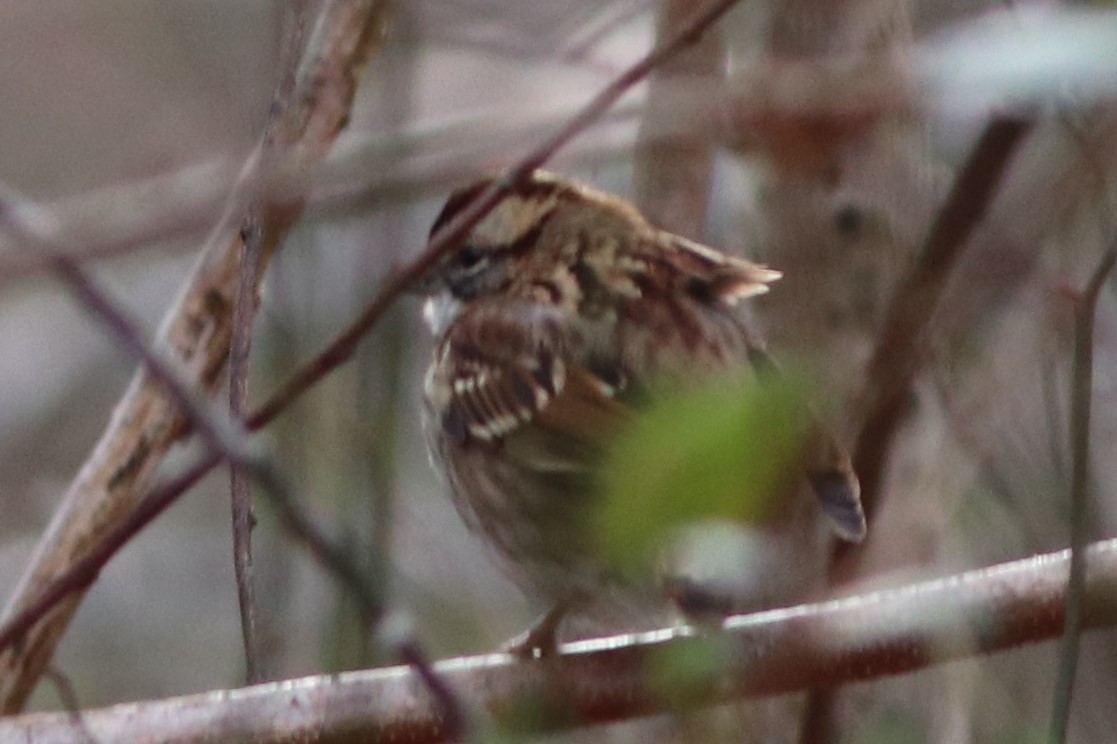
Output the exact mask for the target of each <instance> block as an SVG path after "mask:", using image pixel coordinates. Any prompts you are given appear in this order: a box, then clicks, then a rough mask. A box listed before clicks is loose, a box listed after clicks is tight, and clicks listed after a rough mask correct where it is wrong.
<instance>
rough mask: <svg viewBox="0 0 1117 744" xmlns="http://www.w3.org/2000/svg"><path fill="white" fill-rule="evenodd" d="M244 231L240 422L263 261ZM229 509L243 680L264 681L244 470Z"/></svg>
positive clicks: (236, 367)
mask: <svg viewBox="0 0 1117 744" xmlns="http://www.w3.org/2000/svg"><path fill="white" fill-rule="evenodd" d="M249 222H250V224H249V225H246V227H245V228H244V229H242V230H241V246H242V247H241V256H240V275H239V277H238V280H237V291H236V295H235V296H234V300H233V335H232V339H231V340H230V343H229V414H230V415H231V416H232V417H233V419H235V420H240V419H241V418H242V417H243V416H244V413H245V410H246V408H247V406H248V371H249V354H250V352H251V349H252V321H253V319H254V318H255V316H256V307H257V300H256V284H257V282H256V277H257V271H258V269H257V266H258V264H259V260H260V233H259V227H258V226H257V225H256V224H255V221H254V220H251V218H250V220H249ZM229 489H230V506H231V509H232V525H233V572H234V574H235V576H236V584H237V602H238V604H239V606H240V629H241V638H242V640H243V642H244V667H245V672H244V676H245V680H246V681H247V682H248V683H249V684H252V683H254V682H260V681H262V680H263V674H262V670H261V667H260V639H259V637H258V635H257V629H256V584H255V577H254V575H253V567H252V529H253V527H255V525H256V516H255V515H254V514H253V510H252V481H251V479H250V478H249V477H248V473H246V472H245V469H244V468H243V467H242V466H241V465H240V464H239V463H236V462H230V463H229Z"/></svg>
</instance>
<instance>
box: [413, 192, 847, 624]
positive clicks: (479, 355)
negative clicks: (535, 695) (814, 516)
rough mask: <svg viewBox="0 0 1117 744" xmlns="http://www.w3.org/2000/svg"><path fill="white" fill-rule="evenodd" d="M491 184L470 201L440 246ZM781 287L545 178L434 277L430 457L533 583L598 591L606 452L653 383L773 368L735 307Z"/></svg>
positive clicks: (813, 476) (574, 591) (830, 468)
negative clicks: (596, 530) (598, 478)
mask: <svg viewBox="0 0 1117 744" xmlns="http://www.w3.org/2000/svg"><path fill="white" fill-rule="evenodd" d="M490 183H491V179H486V180H482V181H479V182H477V183H474V184H472V185H470V186H467V187H465V188H462V189H459V190H458V191H456V192H455V193H454V194H453V195H452V196H451V197H450V199H449V200H448V201H447V203H446V205H445V207H444V208H443V209H442V213H441V214H440V215H439V216H438V219H437V220H436V221H435V223H434V226H433V227H432V229H431V235H432V236H433V235H434V234H435V233H437V232H438V230H439V228H441V227H442V226H443V225H445V224H446V223H447V222H449V221H450V220H451V219H452V218H453V217H454V216H455V215H457V214H458V213H459V212H460V211H461V210H462V209H464V208H465V207H466V206H467V205H468V204H469V202H470V201H471V200H472V199H473V198H474V197H476V196H477V195H478V194H479V193H480V192H481V191H482V190H484V189H485V187H486V186H488V185H489V184H490ZM779 277H780V273H779V272H777V271H773V270H771V269H767V268H765V267H763V266H759V265H757V264H754V263H750V262H749V261H745V260H743V259H740V258H735V257H732V256H728V255H725V254H723V253H719V252H717V251H714V250H711V249H710V248H707V247H705V246H702V245H699V244H697V243H694V242H692V241H690V240H687V239H686V238H683V237H680V236H678V235H673V234H671V233H668V232H664V231H663V230H659V229H656V228H655V227H653V226H652V225H651V224H650V223H649V222H648V221H647V220H646V219H645V218H644V217H643V216H642V215H641V214H640V213H639V212H638V211H637V210H636V209H635V207H633V206H632V205H631V204H629V203H628V202H626V201H623V200H621V199H619V198H616V197H614V196H610V195H608V194H605V193H602V192H600V191H596V190H593V189H591V188H588V187H586V186H582V185H578V184H575V183H572V182H570V181H566V180H563V179H561V178H558V177H556V176H553V175H550V174H547V173H544V172H536V173H535V174H534V175H533V177H532V178H531V179H530V180H528V181H527V182H525V183H523V184H521V185H520V186H518V187H517V188H515V189H514V190H513V191H512V192H511V193H509V194H508V195H507V196H505V197H504V199H503V200H502V201H501V202H500V203H499V204H498V205H497V206H496V208H495V209H493V210H492V212H490V213H489V214H488V216H486V217H485V218H484V219H483V220H482V221H481V222H480V223H479V224H478V225H477V226H476V227H474V228H473V230H472V231H471V232H470V233H469V235H468V236H467V237H466V239H465V240H464V242H463V243H462V245H461V247H460V248H458V249H457V250H456V251H453V252H451V253H450V254H448V255H447V256H445V257H444V258H443V260H442V261H441V262H440V263H439V264H438V265H436V266H435V267H434V268H433V269H432V270H431V272H430V273H429V274H428V275H427V276H426V277H425V279H424V280H423V282H422V283H421V287H420V291H421V292H422V293H424V294H426V295H427V296H428V300H427V303H426V306H425V308H424V315H425V318H426V320H427V322H428V324H429V325H430V327H431V328H432V330H433V331H434V334H435V336H436V337H437V348H436V350H435V352H434V359H433V361H432V363H431V366H430V369H429V370H428V372H427V376H426V384H425V397H426V400H425V425H426V430H427V433H428V441H429V444H430V448H431V454H432V459H433V460H434V461H435V463H436V464H437V465H439V466H440V467H441V469H442V470H443V472H444V473H445V476H446V478H447V480H448V482H449V486H450V489H451V491H452V494H453V498H454V503H455V505H456V506H457V508H458V511H459V512H460V513H461V515H462V516H463V518H464V519H465V521H466V523H467V524H468V525H469V527H470V528H471V529H472V530H474V531H475V532H477V533H480V534H481V535H482V536H484V538H485V539H486V540H487V541H488V542H489V543H491V544H492V545H493V546H494V547H495V548H496V549H497V550H498V551H499V552H500V553H502V554H503V555H504V557H506V558H507V559H508V560H509V562H510V564H511V565H512V567H513V568H514V569H515V570H514V574H515V575H516V576H517V577H518V578H519V579H521V581H522V582H523V583H526V584H527V585H528V586H529V587H530V588H532V589H534V590H536V591H539V592H541V593H542V594H544V595H545V596H547V597H549V598H551V599H553V600H557V601H559V602H563V601H566V600H569V599H570V598H572V597H576V596H579V595H585V594H593V593H594V592H595V591H598V590H599V589H600V588H601V584H602V583H603V580H604V579H603V570H604V569H603V567H602V566H601V565H600V562H599V560H598V556H597V555H595V551H594V548H593V545H592V540H591V538H590V536H589V534H588V532H589V530H587V529H586V527H585V525H586V522H585V520H586V519H587V515H588V513H589V511H590V510H592V508H593V503H594V498H595V494H594V491H593V485H592V484H593V481H594V477H593V475H594V472H593V471H594V467H595V466H596V465H597V464H598V463H599V462H600V456H601V452H602V450H603V449H604V448H605V447H607V446H608V443H609V440H610V437H611V436H613V435H614V433H615V432H617V431H618V430H619V429H620V428H621V427H623V426H624V425H625V423H626V422H628V421H629V420H630V419H631V417H632V412H633V410H634V407H636V406H638V405H639V403H640V402H642V401H643V400H644V399H646V397H647V391H648V389H649V388H648V383H649V381H652V380H654V379H656V378H659V377H665V376H666V377H669V378H672V379H679V380H685V381H688V382H689V381H695V382H701V381H702V380H704V379H710V378H711V377H712V376H715V375H718V374H724V373H726V372H729V371H733V370H737V369H741V368H749V367H753V368H757V369H758V371H762V370H763V369H767V368H770V362H768V361H767V358H766V357H765V355H764V352H763V349H762V346H761V344H760V341H759V339H757V338H756V337H755V336H754V335H753V334H752V333H751V332H750V331H749V330H748V328H747V327H746V326H745V324H744V322H743V321H742V319H741V318H740V317H739V313H738V312H737V310H738V307H737V306H738V305H739V303H740V302H741V300H743V299H745V298H747V297H751V296H753V295H758V294H761V293H763V292H766V291H768V284H769V283H770V282H772V281H774V280H776V279H778V278H779ZM819 439H820V440H825V442H824V444H823V446H821V447H819V448H817V449H818V456H817V457H814V456H813V455H812V457H813V458H814V460H815V461H814V462H812V463H809V464H808V466H807V472H806V475H807V476H808V478H809V479H810V481H811V483H812V484H813V486H814V490H815V492H816V493H817V495H818V497H819V499H820V500H821V504H822V507H823V510H824V511H825V512H826V513H827V514H828V515H829V516H830V517H831V520H832V521H833V524H834V527H835V530H836V531H837V533H838V534H839V535H840V536H842V537H844V538H846V539H851V540H859V539H861V537H862V536H863V535H864V532H865V522H864V516H863V514H862V512H861V505H860V496H859V489H858V484H857V479H856V478H855V476H854V475H853V472H852V470H851V468H850V465H849V460H848V458H847V457H845V455H844V454H842V453H841V451H840V450H839V449H838V448H837V447H836V446H835V445H833V444H832V443H831V441H830V440H829V438H828V437H824V436H823V437H819ZM639 509H640V505H639V504H634V505H633V510H634V512H636V511H638V510H639Z"/></svg>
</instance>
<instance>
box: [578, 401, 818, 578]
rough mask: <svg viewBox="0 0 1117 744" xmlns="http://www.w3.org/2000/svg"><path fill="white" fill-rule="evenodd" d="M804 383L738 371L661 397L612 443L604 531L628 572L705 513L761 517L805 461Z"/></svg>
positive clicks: (600, 517)
mask: <svg viewBox="0 0 1117 744" xmlns="http://www.w3.org/2000/svg"><path fill="white" fill-rule="evenodd" d="M801 390H802V385H801V384H797V383H796V382H794V381H791V380H788V379H768V380H763V381H761V380H756V379H747V380H741V379H731V380H723V381H719V382H718V383H716V384H713V385H710V386H707V387H703V388H700V389H697V390H690V391H686V392H683V393H674V394H671V395H667V396H665V397H663V398H660V399H658V400H657V403H656V405H654V406H653V407H652V408H650V409H649V410H647V411H646V412H645V413H643V414H642V415H641V416H640V417H639V418H638V419H637V420H636V422H635V423H634V425H633V426H632V427H631V428H630V429H629V430H628V431H626V432H624V433H623V434H622V435H621V436H620V437H619V438H618V440H617V442H616V443H615V444H614V445H613V446H612V447H611V448H610V450H609V453H608V455H607V458H606V462H605V465H604V467H603V471H602V485H603V492H604V499H603V502H604V505H603V507H602V509H601V510H600V512H598V514H597V522H596V524H595V527H596V529H597V533H596V536H597V537H598V539H599V542H600V544H601V546H602V552H603V554H604V555H605V557H606V560H607V561H609V563H610V564H611V565H612V566H614V567H615V568H617V569H620V570H622V571H623V570H625V569H629V568H632V567H636V566H642V565H643V566H646V565H649V564H650V563H651V560H650V559H651V558H652V557H653V556H654V553H655V551H656V550H657V549H658V548H660V547H661V546H663V545H664V544H665V540H666V538H668V537H670V536H671V532H672V531H673V530H674V529H676V528H678V527H681V526H684V525H686V524H687V523H690V522H694V521H698V520H703V519H729V520H736V521H744V522H750V523H751V522H757V521H760V520H761V519H763V517H764V516H765V515H766V514H767V513H768V512H769V511H770V510H771V506H772V504H773V497H774V496H778V494H779V492H780V491H781V488H780V487H781V486H782V485H784V484H785V483H786V482H787V477H788V474H789V472H792V470H791V469H792V467H793V466H794V464H795V463H797V462H798V461H799V459H800V450H801V447H802V443H803V439H804V435H805V433H806V426H807V417H806V406H805V404H804V403H803V400H802V396H801V394H800V391H801Z"/></svg>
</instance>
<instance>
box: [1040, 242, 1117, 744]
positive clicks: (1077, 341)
mask: <svg viewBox="0 0 1117 744" xmlns="http://www.w3.org/2000/svg"><path fill="white" fill-rule="evenodd" d="M1115 263H1117V244H1114V245H1112V246H1110V248H1109V249H1108V250H1107V251H1106V252H1105V255H1104V256H1103V257H1102V260H1101V262H1100V263H1099V264H1098V267H1097V269H1095V270H1094V273H1093V274H1092V275H1091V277H1090V281H1089V282H1088V283H1087V285H1086V289H1085V291H1084V292H1083V293H1082V296H1081V297H1079V298H1077V300H1076V302H1075V308H1074V366H1073V369H1072V376H1073V377H1072V382H1071V385H1072V387H1071V399H1070V400H1071V403H1070V434H1071V453H1072V458H1073V459H1072V464H1071V481H1070V504H1071V530H1070V551H1071V552H1070V575H1069V577H1068V579H1067V611H1066V614H1067V620H1066V630H1065V631H1064V634H1063V649H1062V653H1061V655H1060V658H1059V677H1058V679H1057V681H1056V684H1055V695H1054V703H1053V710H1052V713H1051V735H1050V738H1049V741H1051V742H1057V743H1058V744H1062V742H1065V741H1066V739H1067V727H1068V724H1069V723H1070V710H1071V700H1072V698H1073V695H1074V677H1075V672H1076V671H1077V669H1078V648H1079V645H1080V641H1081V636H1082V615H1083V607H1084V604H1085V601H1086V595H1085V591H1086V555H1085V549H1086V542H1087V540H1088V539H1089V537H1088V535H1087V532H1088V528H1089V514H1090V504H1089V486H1090V483H1089V481H1090V408H1091V401H1092V396H1093V388H1094V316H1095V314H1096V313H1097V308H1098V296H1099V295H1100V294H1101V290H1102V287H1103V286H1104V285H1105V282H1106V279H1108V278H1109V275H1110V273H1111V272H1112V271H1113V266H1114V264H1115Z"/></svg>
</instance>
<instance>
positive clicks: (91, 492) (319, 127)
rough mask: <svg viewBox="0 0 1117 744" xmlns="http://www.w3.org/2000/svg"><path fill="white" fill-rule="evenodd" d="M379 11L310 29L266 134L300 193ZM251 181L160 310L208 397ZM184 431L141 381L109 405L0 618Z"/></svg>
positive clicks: (93, 539) (64, 621)
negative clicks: (294, 92) (97, 437)
mask: <svg viewBox="0 0 1117 744" xmlns="http://www.w3.org/2000/svg"><path fill="white" fill-rule="evenodd" d="M383 5H384V4H383V3H381V2H376V1H375V0H365V1H364V2H346V1H343V0H337V1H335V2H332V3H329V4H327V5H326V6H325V7H324V9H323V12H322V16H321V18H320V22H319V24H318V26H317V27H316V29H315V31H316V35H315V39H314V42H313V43H312V44H311V53H310V54H308V55H307V57H306V61H304V63H303V65H302V67H301V68H300V70H299V80H298V87H299V89H300V90H301V91H303V94H300V95H298V96H296V97H295V98H294V100H295V101H296V102H297V103H296V105H293V106H292V107H290V108H289V109H288V110H285V111H282V112H279V113H278V114H277V118H276V119H275V121H274V124H273V126H272V128H271V129H270V131H269V133H268V135H269V137H268V140H267V142H268V143H272V144H273V145H274V146H275V147H276V148H278V149H279V150H280V151H282V152H283V158H282V159H281V163H282V167H283V169H284V170H285V171H286V172H288V173H290V174H291V177H292V181H293V182H295V181H297V179H298V177H300V174H301V179H302V182H303V183H304V188H303V192H304V193H305V182H306V180H305V179H306V174H307V173H308V172H309V169H310V167H311V166H312V165H313V164H314V163H316V162H318V161H319V160H321V158H322V157H323V155H324V154H325V152H326V150H327V149H328V148H329V146H330V145H331V143H332V142H333V140H334V138H335V137H336V136H337V133H338V132H339V131H340V130H341V128H342V127H343V126H344V124H345V122H346V121H347V120H348V115H349V110H350V106H351V103H352V99H353V95H354V91H355V89H356V78H355V70H356V68H357V66H358V65H359V64H360V63H361V62H362V61H363V59H364V57H365V56H366V55H367V53H368V50H369V47H370V45H371V44H372V41H373V39H374V37H375V35H376V33H377V30H378V28H379V26H380V20H381V18H380V14H381V12H382V10H383ZM251 182H252V179H251V178H247V179H245V182H242V185H243V186H244V188H241V189H239V190H238V192H237V193H236V194H235V195H234V198H233V200H232V203H231V204H230V207H229V214H228V217H227V219H225V220H224V222H223V224H222V226H221V227H220V228H219V229H218V230H217V231H216V232H215V234H214V238H213V240H212V241H211V243H210V246H209V247H208V248H207V250H206V251H205V252H204V253H203V255H202V257H201V259H200V261H199V264H198V266H197V268H196V269H195V271H194V273H193V274H192V276H191V277H190V279H189V280H188V281H187V283H186V285H185V286H184V288H183V292H182V294H181V296H180V297H179V299H178V301H177V302H176V303H175V304H174V306H173V307H172V308H171V309H170V310H169V311H168V314H167V316H166V319H165V321H164V323H163V327H162V328H161V330H160V332H159V335H158V338H157V340H156V342H155V346H156V347H159V348H162V349H167V350H168V353H169V354H173V355H174V356H177V357H178V358H179V359H180V360H182V363H183V364H184V365H185V366H186V368H187V369H188V370H189V373H190V375H191V382H192V383H193V384H194V385H196V387H197V388H198V389H202V390H212V389H213V388H214V387H215V386H216V385H217V384H218V382H219V380H220V378H221V375H222V373H223V372H224V370H225V363H226V359H227V356H228V351H229V336H230V330H231V323H230V315H231V307H232V304H233V299H232V298H233V292H234V287H235V284H236V277H237V256H238V254H239V250H240V247H241V240H240V237H239V226H240V221H241V216H242V214H243V213H244V209H245V208H246V207H248V206H251V205H252V204H253V203H254V202H257V201H258V200H261V199H263V201H264V203H266V202H267V199H266V196H265V197H261V196H260V195H259V194H257V193H256V192H255V190H254V189H253V188H251ZM301 204H302V197H301V196H299V195H298V194H294V195H291V196H289V198H288V199H287V200H285V201H284V203H283V204H282V205H281V206H282V207H283V209H282V210H279V211H278V212H277V211H272V212H269V219H270V222H269V229H268V230H267V231H266V234H265V237H264V239H263V243H262V246H261V261H260V264H259V267H258V269H259V270H261V271H262V270H263V268H264V267H265V266H266V263H267V258H268V257H269V256H270V255H271V253H272V251H273V250H274V249H275V248H276V247H277V245H278V243H279V241H280V240H281V238H282V236H283V235H284V234H285V232H286V230H287V229H289V228H290V226H291V224H293V222H294V220H295V219H296V218H297V216H298V213H299V211H300V210H301ZM189 431H190V421H189V418H188V416H187V415H186V413H185V412H184V411H183V410H182V408H181V406H180V405H178V401H176V400H175V399H174V397H173V396H172V395H168V394H167V393H166V392H165V388H163V387H161V386H160V385H159V384H157V381H156V380H154V379H152V377H151V376H150V375H149V374H147V373H146V372H144V371H143V370H141V371H140V372H139V373H137V375H136V376H135V377H134V378H133V380H132V383H131V385H130V386H129V388H128V391H127V392H126V393H125V395H124V397H123V398H122V399H121V401H120V403H119V404H118V406H117V409H116V412H115V414H114V417H113V420H112V421H111V422H110V424H109V426H108V429H107V430H106V431H105V433H104V435H103V436H102V439H101V441H100V442H99V443H98V445H97V447H96V448H95V449H94V451H93V453H92V454H91V455H90V457H89V459H88V460H87V462H86V464H85V466H84V467H83V468H82V470H81V472H80V473H79V474H78V476H77V477H76V478H75V480H74V482H73V483H72V484H71V486H70V489H69V491H68V492H67V494H66V496H65V498H64V500H63V503H62V505H61V506H60V508H59V509H58V511H57V512H56V514H55V517H54V519H53V521H52V523H51V526H50V528H49V529H48V530H47V532H46V534H45V535H44V536H43V538H42V540H41V541H40V544H39V546H38V548H37V549H36V552H35V554H34V556H33V557H32V560H31V562H30V565H29V567H28V569H27V571H26V573H25V575H24V578H23V580H22V581H21V582H20V584H19V585H18V586H17V588H16V590H15V592H14V594H13V596H12V597H11V599H10V601H9V604H8V607H7V609H6V610H5V613H4V617H6V618H7V617H11V616H13V615H15V614H17V613H19V611H20V610H21V609H23V608H25V607H27V606H29V605H30V604H32V603H34V602H35V601H36V599H37V598H38V597H39V596H41V593H42V592H43V591H44V590H45V589H46V588H47V587H48V586H49V585H50V584H51V582H52V581H53V580H54V579H55V578H56V577H58V576H60V575H64V574H65V573H66V572H67V570H68V567H69V566H70V565H71V564H73V563H74V562H75V561H76V560H78V559H79V558H80V557H81V556H84V555H87V554H88V553H89V552H90V551H91V550H94V549H96V547H97V546H98V545H101V544H102V543H101V541H102V540H103V538H104V536H105V535H106V534H109V533H110V532H111V531H112V530H113V529H114V527H115V526H117V525H119V524H120V523H121V522H122V521H124V520H126V519H127V518H128V515H129V514H130V513H132V511H133V510H134V509H135V508H136V506H137V505H138V504H139V503H140V501H141V498H140V497H141V496H142V495H143V494H144V492H145V490H146V488H147V485H148V483H149V482H150V480H151V476H152V474H153V473H154V471H155V469H156V467H157V466H158V464H159V463H160V461H161V460H162V456H163V454H164V453H165V452H166V451H167V450H168V449H169V447H170V446H171V445H172V444H173V443H175V442H176V441H179V440H180V439H181V438H183V436H185V435H186V434H187V433H188V432H189ZM80 600H81V594H80V592H78V593H71V594H69V595H67V596H66V598H65V600H64V601H63V602H62V603H61V604H59V605H56V606H55V607H54V608H53V609H52V610H51V611H50V612H48V613H47V614H45V615H44V616H42V617H40V618H39V619H38V622H37V623H36V624H35V625H34V626H33V627H31V628H30V629H29V630H28V631H27V632H26V633H25V634H24V635H23V636H22V638H21V643H19V644H18V646H16V647H11V648H9V649H7V650H6V651H5V652H4V653H3V654H0V711H2V712H14V711H17V710H19V709H20V708H21V707H22V705H23V703H24V701H25V700H26V698H27V696H28V695H29V694H30V692H31V690H32V688H33V687H34V685H35V682H36V680H37V679H38V677H39V675H40V673H41V672H42V669H43V667H44V665H45V664H46V663H47V662H48V661H49V659H50V658H51V655H52V654H53V652H54V647H55V645H56V644H57V643H58V641H59V640H60V639H61V637H62V635H63V633H64V632H65V629H66V627H67V625H68V623H69V620H70V618H71V617H72V615H73V612H74V611H75V610H76V609H77V606H78V604H79V602H80Z"/></svg>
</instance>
